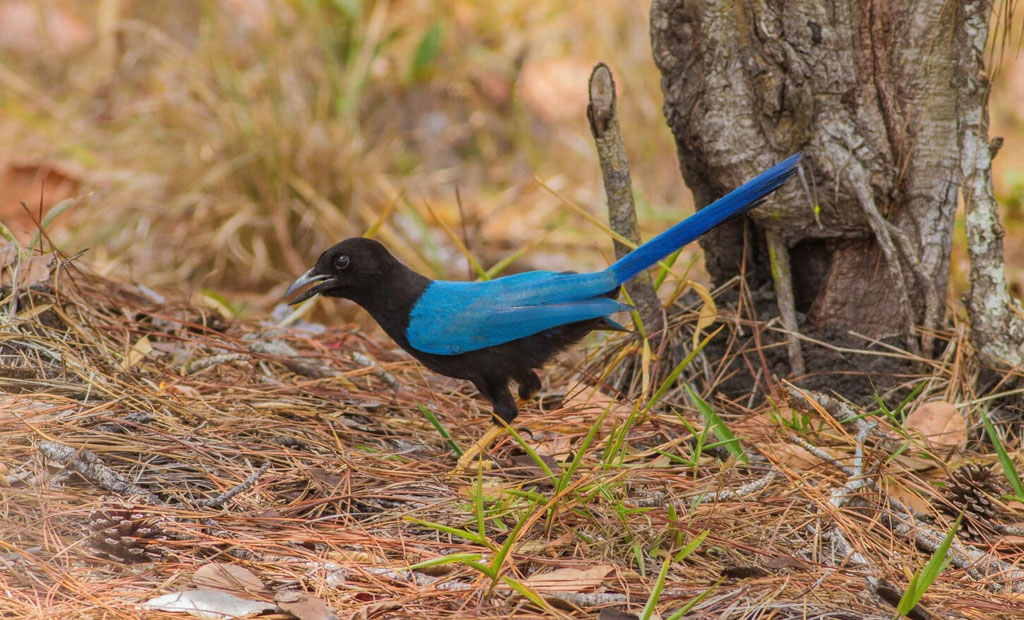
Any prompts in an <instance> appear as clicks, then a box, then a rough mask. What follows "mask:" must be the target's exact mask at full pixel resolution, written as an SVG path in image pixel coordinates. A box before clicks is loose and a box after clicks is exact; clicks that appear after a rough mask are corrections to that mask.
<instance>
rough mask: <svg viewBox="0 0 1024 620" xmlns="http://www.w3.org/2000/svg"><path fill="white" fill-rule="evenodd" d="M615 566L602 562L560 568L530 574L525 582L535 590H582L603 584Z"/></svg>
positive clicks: (542, 591)
mask: <svg viewBox="0 0 1024 620" xmlns="http://www.w3.org/2000/svg"><path fill="white" fill-rule="evenodd" d="M613 569H614V567H613V566H612V565H611V564H601V565H600V566H594V567H592V568H558V569H555V570H553V571H551V572H548V573H542V574H539V575H530V576H529V577H528V578H527V579H526V581H524V582H523V584H524V585H526V587H528V588H530V589H531V590H533V591H534V592H539V593H544V592H582V591H584V590H590V589H592V588H596V587H597V586H599V585H601V582H603V581H604V578H605V577H606V576H607V575H608V573H610V572H612V570H613Z"/></svg>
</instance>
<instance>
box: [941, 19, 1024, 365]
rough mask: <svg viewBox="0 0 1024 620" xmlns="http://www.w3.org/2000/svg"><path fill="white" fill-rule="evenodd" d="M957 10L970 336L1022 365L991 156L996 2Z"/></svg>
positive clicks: (1001, 359) (1020, 321) (1022, 327)
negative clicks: (988, 50)
mask: <svg viewBox="0 0 1024 620" xmlns="http://www.w3.org/2000/svg"><path fill="white" fill-rule="evenodd" d="M957 10H958V11H959V12H960V15H959V19H960V21H961V22H962V23H963V24H964V27H963V29H962V30H961V31H960V34H959V36H960V37H961V38H962V39H963V41H962V42H961V45H962V46H963V47H964V48H966V49H967V50H968V53H967V54H966V55H965V56H964V58H963V60H962V62H963V64H964V67H965V68H964V71H963V72H962V73H963V76H964V77H965V78H966V80H965V82H963V83H961V84H957V87H958V88H959V90H960V108H961V118H960V125H961V127H962V130H963V142H962V143H961V145H960V146H961V156H960V165H961V173H962V175H963V180H964V182H963V187H962V188H961V191H962V192H963V197H964V205H965V207H966V209H967V221H966V228H967V253H968V255H969V256H970V259H971V271H970V278H971V291H970V294H968V296H967V311H968V313H969V314H970V318H971V341H972V342H973V344H974V346H975V348H976V349H977V350H978V351H980V352H981V354H982V356H983V357H984V358H986V361H988V362H990V363H993V364H996V365H1000V364H1006V365H1010V366H1020V365H1022V364H1024V311H1022V310H1021V307H1020V304H1018V303H1017V302H1016V300H1013V299H1011V298H1010V295H1009V293H1008V292H1007V288H1006V272H1005V269H1004V263H1003V227H1002V226H1001V225H1000V224H999V216H998V213H997V209H996V199H995V193H994V192H993V190H992V157H994V156H995V153H996V151H998V150H999V145H1001V144H1002V139H1001V138H996V139H994V140H992V141H991V142H990V141H989V139H988V79H987V75H986V73H985V42H986V40H987V39H988V27H989V14H990V12H991V6H990V5H988V3H986V2H966V3H961V4H958V5H957Z"/></svg>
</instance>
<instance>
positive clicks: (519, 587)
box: [501, 577, 551, 610]
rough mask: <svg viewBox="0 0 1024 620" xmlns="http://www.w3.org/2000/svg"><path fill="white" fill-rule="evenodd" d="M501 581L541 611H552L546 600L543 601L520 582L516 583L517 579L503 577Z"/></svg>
mask: <svg viewBox="0 0 1024 620" xmlns="http://www.w3.org/2000/svg"><path fill="white" fill-rule="evenodd" d="M501 580H502V581H503V582H504V583H505V585H507V586H508V587H510V588H512V589H513V590H515V591H516V592H518V593H520V594H522V595H523V598H525V599H526V600H528V601H530V602H531V603H533V604H534V605H536V606H537V607H540V608H541V609H544V610H550V609H551V606H550V605H548V604H547V602H546V601H545V600H544V599H542V598H541V597H540V596H539V595H538V594H537V593H536V592H534V591H533V590H531V589H530V588H527V587H526V586H525V585H523V584H522V583H520V582H519V581H516V580H515V579H513V578H511V577H502V578H501Z"/></svg>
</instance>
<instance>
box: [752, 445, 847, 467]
mask: <svg viewBox="0 0 1024 620" xmlns="http://www.w3.org/2000/svg"><path fill="white" fill-rule="evenodd" d="M819 447H820V446H819ZM762 450H763V452H764V453H765V454H769V455H771V458H773V459H776V460H778V462H780V463H782V464H784V465H787V466H789V467H792V468H793V469H797V470H801V471H807V470H811V469H814V468H816V467H821V466H823V465H824V461H822V460H821V459H819V458H818V457H816V456H814V455H813V454H811V453H810V452H808V451H807V450H804V449H803V448H801V447H800V446H798V445H796V444H791V443H786V442H773V443H767V444H763V447H762ZM821 450H823V451H824V452H827V453H828V454H829V455H830V456H832V457H833V458H835V459H838V460H840V461H845V460H849V458H850V455H848V454H843V453H842V452H840V451H838V450H835V449H834V448H829V447H823V448H821Z"/></svg>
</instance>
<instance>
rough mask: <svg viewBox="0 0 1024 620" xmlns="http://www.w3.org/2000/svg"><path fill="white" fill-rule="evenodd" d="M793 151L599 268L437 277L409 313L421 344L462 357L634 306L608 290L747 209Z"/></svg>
mask: <svg viewBox="0 0 1024 620" xmlns="http://www.w3.org/2000/svg"><path fill="white" fill-rule="evenodd" d="M799 161H800V155H799V154H797V155H793V156H792V157H789V158H788V159H786V160H784V161H782V162H780V163H778V164H776V165H775V166H773V167H771V168H769V169H768V170H766V171H764V172H762V173H761V174H759V175H758V176H757V177H755V178H754V179H752V180H751V181H748V182H747V183H745V184H743V185H742V186H740V187H739V188H737V189H735V190H733V191H732V192H729V193H728V194H726V195H725V196H723V197H722V198H719V199H718V200H716V201H715V202H713V203H711V204H710V205H708V206H706V207H704V208H703V209H701V210H699V211H697V213H695V214H693V215H692V216H690V217H688V218H686V219H685V220H683V221H682V222H680V223H678V224H676V225H675V226H673V227H672V228H669V229H668V230H666V231H665V232H663V233H661V234H660V235H658V236H656V237H654V238H653V239H651V240H650V241H648V242H647V243H645V244H643V245H641V246H640V247H638V248H637V249H636V250H633V251H632V252H630V253H629V254H627V255H626V256H623V257H622V258H621V259H620V260H619V261H618V262H616V263H615V264H613V265H612V266H611V267H608V268H607V269H604V270H602V271H597V272H593V273H582V274H577V273H557V272H553V271H531V272H528V273H521V274H517V275H513V276H507V277H504V278H497V279H494V280H490V281H486V282H448V281H434V282H431V283H430V285H429V286H428V287H427V289H426V290H425V291H424V292H423V295H422V296H420V298H419V299H418V300H417V302H416V304H415V306H413V309H412V312H411V313H410V315H409V324H408V327H407V328H406V338H407V339H408V341H409V344H410V345H412V346H413V347H414V348H416V349H418V350H420V351H424V352H426V353H433V354H436V355H457V354H460V353H466V352H468V351H475V350H478V349H483V348H485V347H490V346H495V345H499V344H503V343H506V342H510V341H512V340H517V339H519V338H525V337H527V336H530V335H532V334H536V333H538V332H541V331H544V330H546V329H550V328H552V327H556V326H558V325H564V324H567V323H575V322H577V321H585V320H588V319H596V318H600V317H604V316H608V315H611V314H614V313H616V312H621V311H623V310H629V309H630V307H629V306H626V305H624V304H621V303H619V302H617V301H615V300H614V299H611V298H610V297H607V296H606V295H607V294H608V293H611V292H612V291H614V290H616V289H617V288H618V287H619V285H621V284H622V283H624V282H626V281H628V280H629V279H631V278H633V277H634V276H636V275H637V274H638V273H640V272H641V271H644V270H645V269H647V268H649V267H651V266H652V265H654V264H655V263H657V262H658V261H659V260H661V259H663V258H665V257H666V256H668V255H669V254H671V253H672V252H675V251H676V250H678V249H679V248H681V247H683V246H684V245H686V244H687V243H690V242H691V241H693V240H694V239H696V238H697V237H699V236H701V235H703V234H704V233H706V232H708V231H709V230H711V229H712V228H714V227H716V226H718V225H719V224H721V223H723V222H725V221H726V220H728V219H730V218H732V217H735V216H738V215H741V214H743V213H746V212H747V211H749V210H750V209H753V208H754V207H756V206H757V205H758V204H759V202H760V200H761V199H762V198H764V197H765V196H767V195H768V194H769V193H771V192H773V191H774V190H776V189H778V187H779V186H781V185H782V184H783V183H784V182H785V181H786V179H788V178H789V177H790V176H791V175H792V174H793V172H794V171H795V170H796V166H797V164H798V163H799Z"/></svg>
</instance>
